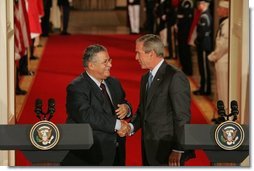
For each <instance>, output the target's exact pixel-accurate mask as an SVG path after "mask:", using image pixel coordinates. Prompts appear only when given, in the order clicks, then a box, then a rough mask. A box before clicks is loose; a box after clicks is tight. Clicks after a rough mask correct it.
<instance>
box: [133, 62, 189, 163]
mask: <svg viewBox="0 0 254 171" xmlns="http://www.w3.org/2000/svg"><path fill="white" fill-rule="evenodd" d="M147 80H148V73H147V74H145V75H144V76H143V77H142V79H141V87H140V103H139V107H138V110H137V113H136V115H134V117H133V118H132V121H131V122H132V123H133V126H134V131H135V132H136V131H137V129H139V128H142V145H143V146H142V150H145V154H146V159H147V161H148V163H149V165H152V166H156V165H167V164H168V157H169V154H170V152H171V151H172V149H174V150H183V147H182V145H181V139H182V138H183V137H182V135H183V132H182V131H183V126H184V124H187V123H190V118H191V114H190V86H189V82H188V80H187V78H186V76H185V75H184V74H183V73H182V72H181V71H178V70H176V69H175V68H173V67H172V66H170V65H168V64H167V63H166V62H163V64H162V65H161V66H160V68H159V70H158V71H157V73H156V75H155V77H154V79H153V82H152V84H151V87H150V89H149V93H148V95H147V93H146V83H147ZM146 96H147V97H146ZM143 154H144V153H143ZM186 154H188V152H185V153H184V155H183V158H182V159H185V158H186Z"/></svg>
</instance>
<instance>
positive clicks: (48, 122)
mask: <svg viewBox="0 0 254 171" xmlns="http://www.w3.org/2000/svg"><path fill="white" fill-rule="evenodd" d="M42 124H46V125H50V126H51V127H52V128H53V129H54V130H55V133H56V137H55V141H54V142H53V143H52V144H50V145H49V146H41V145H38V144H37V143H36V142H35V141H34V138H33V135H34V131H35V130H36V128H37V127H39V126H40V125H42ZM59 139H60V132H59V129H58V128H57V126H56V125H55V124H54V123H52V122H50V121H40V122H37V123H36V124H34V125H33V127H32V128H31V130H30V141H31V143H32V144H33V146H34V147H36V148H38V149H40V150H50V149H52V148H54V147H55V146H56V145H57V144H58V142H59Z"/></svg>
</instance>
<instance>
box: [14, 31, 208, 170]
mask: <svg viewBox="0 0 254 171" xmlns="http://www.w3.org/2000/svg"><path fill="white" fill-rule="evenodd" d="M136 38H137V36H134V35H99V36H96V35H73V36H51V37H49V39H48V42H47V45H46V47H45V49H44V54H43V58H42V59H41V62H40V66H39V68H38V70H37V71H36V78H35V80H34V84H33V86H32V88H31V91H30V93H29V96H28V98H27V101H26V104H25V107H24V109H23V111H22V114H21V117H20V119H19V121H18V123H19V124H34V123H35V122H37V121H38V119H37V118H36V115H35V113H34V111H33V110H34V102H35V99H36V98H41V99H42V100H43V102H44V103H45V105H44V111H46V107H47V100H48V99H49V98H51V97H52V98H55V100H56V112H55V114H54V117H53V119H52V122H54V123H64V122H65V118H66V110H65V97H66V87H67V85H68V84H69V82H70V81H71V80H73V79H74V78H75V77H76V76H78V75H79V74H80V73H81V72H83V70H84V69H83V67H82V54H83V50H84V48H86V47H87V46H88V45H90V44H95V43H98V44H102V45H104V46H105V47H107V49H108V51H109V55H110V56H111V58H112V59H113V62H112V65H113V67H112V69H111V75H112V76H114V77H117V78H118V79H120V81H121V83H122V85H123V87H124V89H125V91H126V94H127V99H128V100H129V102H130V103H131V104H132V105H133V109H134V111H135V110H136V109H137V105H138V101H139V81H140V78H141V75H142V74H143V73H144V72H145V71H144V70H141V69H140V66H139V64H138V62H137V61H136V60H135V39H136ZM191 110H192V121H191V122H192V123H198V124H201V123H206V121H205V119H204V118H203V116H202V114H201V112H200V111H199V109H198V108H197V107H196V105H195V104H193V103H192V105H191ZM126 148H127V160H126V164H127V165H128V166H140V165H141V151H140V149H141V146H140V131H139V132H137V133H136V134H135V135H134V136H132V137H128V138H127V143H126ZM16 154H17V155H16V165H17V166H26V165H30V162H28V161H27V160H26V158H25V157H24V156H23V154H22V152H20V151H17V153H16ZM196 155H197V158H195V159H192V160H189V161H188V162H187V165H188V166H207V165H209V160H208V159H207V157H206V155H205V154H204V152H203V151H202V150H200V151H199V150H198V151H196Z"/></svg>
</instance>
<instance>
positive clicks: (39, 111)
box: [34, 98, 43, 119]
mask: <svg viewBox="0 0 254 171" xmlns="http://www.w3.org/2000/svg"><path fill="white" fill-rule="evenodd" d="M34 112H35V113H36V116H37V118H39V119H41V118H40V114H42V113H43V112H42V100H41V99H39V98H38V99H36V100H35V108H34Z"/></svg>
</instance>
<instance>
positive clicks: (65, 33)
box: [61, 31, 71, 36]
mask: <svg viewBox="0 0 254 171" xmlns="http://www.w3.org/2000/svg"><path fill="white" fill-rule="evenodd" d="M61 35H63V36H68V35H71V34H70V33H68V32H66V31H62V32H61Z"/></svg>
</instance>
